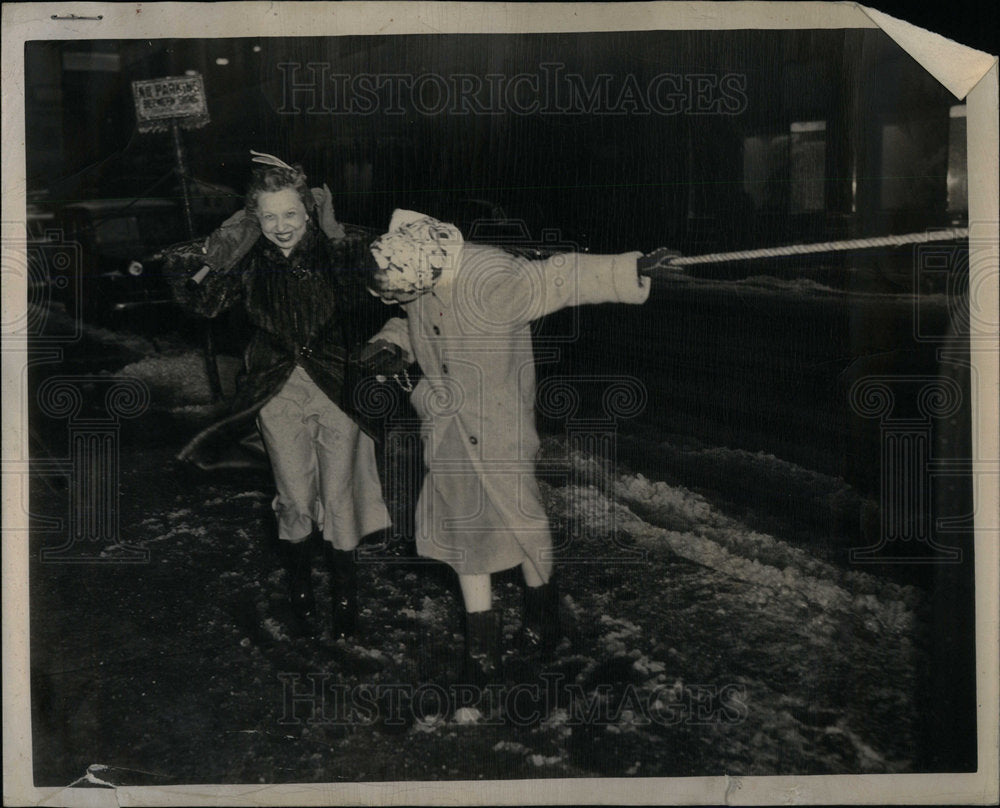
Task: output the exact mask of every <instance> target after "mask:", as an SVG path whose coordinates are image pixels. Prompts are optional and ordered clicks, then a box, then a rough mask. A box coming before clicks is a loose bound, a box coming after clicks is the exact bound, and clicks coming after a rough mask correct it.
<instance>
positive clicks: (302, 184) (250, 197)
mask: <svg viewBox="0 0 1000 808" xmlns="http://www.w3.org/2000/svg"><path fill="white" fill-rule="evenodd" d="M286 188H291V189H292V190H294V191H295V192H296V193H297V194H298V195H299V199H301V200H302V204H303V205H305V208H306V211H309V212H311V211H312V209H313V207H314V206H315V204H316V201H315V200H314V199H313V195H312V191H310V190H309V184H308V183H307V182H306V175H305V173H304V172H303V171H302V167H301V166H298V165H296V166H293V167H292V170H291V171H289V170H288V169H287V168H281V167H279V166H267V167H265V168H256V169H254V172H253V174H252V175H251V176H250V184H249V185H248V186H247V195H246V202H245V204H244V207H245V209H246V212H247V214H252V215H254V216H256V215H257V202H258V200H259V199H260V195H261V194H263V193H270V192H273V191H284V190H285V189H286Z"/></svg>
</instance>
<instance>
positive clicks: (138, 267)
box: [128, 261, 142, 278]
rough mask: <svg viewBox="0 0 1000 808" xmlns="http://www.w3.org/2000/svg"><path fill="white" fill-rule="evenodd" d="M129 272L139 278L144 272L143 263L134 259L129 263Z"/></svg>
mask: <svg viewBox="0 0 1000 808" xmlns="http://www.w3.org/2000/svg"><path fill="white" fill-rule="evenodd" d="M128 274H129V275H131V276H132V277H134V278H138V277H139V276H140V275H141V274H142V264H141V263H139V262H138V261H133V262H132V263H131V264H129V265H128Z"/></svg>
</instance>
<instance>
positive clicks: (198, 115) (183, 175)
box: [132, 73, 222, 401]
mask: <svg viewBox="0 0 1000 808" xmlns="http://www.w3.org/2000/svg"><path fill="white" fill-rule="evenodd" d="M132 98H133V100H134V101H135V119H136V122H137V124H138V126H139V132H140V133H143V134H145V133H148V132H166V131H167V130H168V129H169V130H170V132H171V134H172V135H173V141H174V158H175V159H176V161H177V176H178V177H179V178H180V185H181V202H182V204H183V209H184V224H185V226H186V227H187V233H188V238H189V239H193V238H194V237H195V232H194V220H193V218H192V216H191V199H190V196H189V195H188V172H187V163H186V161H185V159H184V140H183V139H182V138H181V129H200V128H201V127H202V126H205V124H207V123H208V122H209V120H210V119H209V117H208V104H207V103H206V100H205V82H204V79H203V78H202V76H201V74H200V73H191V74H190V75H184V76H166V77H164V78H160V79H143V80H140V81H133V82H132ZM203 349H204V355H205V372H206V374H207V375H208V385H209V388H210V389H211V391H212V399H213V400H214V401H218V400H219V399H221V398H222V382H221V380H220V379H219V366H218V364H217V363H216V361H215V340H214V335H213V333H212V322H211V320H206V321H205V329H204V346H203Z"/></svg>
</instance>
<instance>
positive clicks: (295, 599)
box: [285, 539, 316, 629]
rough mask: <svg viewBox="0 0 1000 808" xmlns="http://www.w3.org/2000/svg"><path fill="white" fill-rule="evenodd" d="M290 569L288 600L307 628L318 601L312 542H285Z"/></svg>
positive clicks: (299, 619) (294, 613)
mask: <svg viewBox="0 0 1000 808" xmlns="http://www.w3.org/2000/svg"><path fill="white" fill-rule="evenodd" d="M285 552H286V567H287V569H288V601H289V603H290V604H291V606H292V614H293V615H295V618H296V620H297V621H298V622H299V623H300V628H302V629H305V628H306V627H307V626H308V625H309V622H310V620H311V618H312V614H313V611H314V610H315V606H316V602H315V599H314V598H313V589H312V542H310V541H309V539H306V540H304V541H299V542H285Z"/></svg>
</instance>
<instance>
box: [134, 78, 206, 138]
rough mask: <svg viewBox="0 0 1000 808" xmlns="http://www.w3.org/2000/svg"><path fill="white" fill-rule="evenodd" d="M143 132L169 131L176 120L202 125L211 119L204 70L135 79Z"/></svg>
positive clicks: (194, 126) (183, 125)
mask: <svg viewBox="0 0 1000 808" xmlns="http://www.w3.org/2000/svg"><path fill="white" fill-rule="evenodd" d="M132 97H133V99H134V100H135V118H136V122H137V123H138V125H139V131H140V132H143V133H145V132H165V131H166V130H167V129H169V128H170V127H171V126H172V125H173V124H175V123H176V124H177V125H178V126H180V127H181V128H182V129H198V128H200V127H202V126H204V125H205V124H207V123H208V122H209V117H208V105H207V104H206V102H205V82H204V80H203V78H202V76H201V74H200V73H195V74H194V75H186V76H165V77H164V78H160V79H144V80H141V81H133V82H132Z"/></svg>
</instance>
